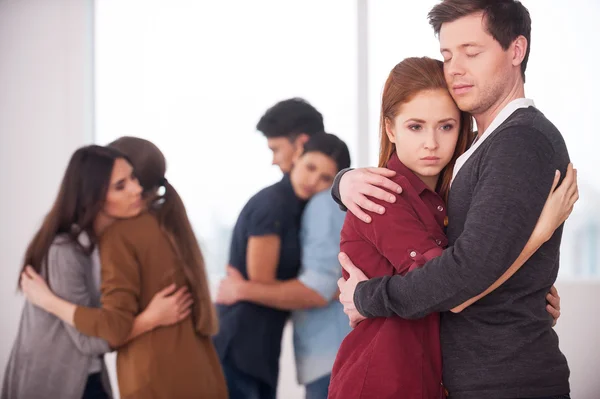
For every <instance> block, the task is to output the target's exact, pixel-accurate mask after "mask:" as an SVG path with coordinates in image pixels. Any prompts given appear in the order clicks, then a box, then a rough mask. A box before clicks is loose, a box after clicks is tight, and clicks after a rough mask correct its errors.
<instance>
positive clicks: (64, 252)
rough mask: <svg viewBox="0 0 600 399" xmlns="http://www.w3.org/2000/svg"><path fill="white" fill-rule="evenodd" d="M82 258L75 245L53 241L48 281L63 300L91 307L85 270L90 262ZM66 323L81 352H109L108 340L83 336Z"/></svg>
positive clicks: (49, 252) (87, 353)
mask: <svg viewBox="0 0 600 399" xmlns="http://www.w3.org/2000/svg"><path fill="white" fill-rule="evenodd" d="M80 257H81V255H79V256H78V254H77V253H75V250H74V248H73V247H72V245H67V244H63V245H61V244H52V246H51V247H50V250H49V251H48V281H49V283H50V287H52V290H53V291H54V293H55V294H56V295H58V296H59V297H61V298H62V299H64V300H66V301H68V302H71V303H73V304H75V305H81V306H90V305H91V304H92V297H91V295H90V291H89V288H88V285H87V280H88V279H87V275H86V270H85V268H86V267H89V265H88V264H82V262H81V259H80ZM63 326H64V328H65V330H66V331H67V334H68V335H69V338H71V340H72V341H73V343H74V344H75V347H77V349H78V350H79V352H81V353H82V354H84V355H90V356H93V355H102V354H104V353H107V352H110V350H111V349H110V347H109V346H108V343H107V342H106V341H105V340H103V339H101V338H97V337H90V336H87V335H84V334H82V333H80V332H79V331H77V329H76V328H74V327H72V326H70V325H69V324H67V323H63Z"/></svg>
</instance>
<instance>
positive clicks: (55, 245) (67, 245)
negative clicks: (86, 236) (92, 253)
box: [48, 233, 89, 258]
mask: <svg viewBox="0 0 600 399" xmlns="http://www.w3.org/2000/svg"><path fill="white" fill-rule="evenodd" d="M88 245H89V240H88V241H85V240H81V243H80V244H78V243H77V242H75V241H74V240H73V238H72V237H71V236H70V235H69V234H67V233H61V234H57V235H56V236H55V237H54V240H52V244H50V247H49V248H48V254H49V255H50V258H52V257H53V255H62V256H69V257H79V256H86V255H85V253H84V252H83V248H84V246H86V247H87V246H88Z"/></svg>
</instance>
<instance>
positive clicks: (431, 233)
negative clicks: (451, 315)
mask: <svg viewBox="0 0 600 399" xmlns="http://www.w3.org/2000/svg"><path fill="white" fill-rule="evenodd" d="M387 167H388V168H389V169H392V170H394V171H396V176H395V177H394V178H392V180H394V181H395V182H396V183H398V184H399V185H400V186H401V187H402V189H403V192H402V194H401V195H399V196H397V199H396V202H395V203H394V204H388V203H385V204H384V203H383V202H381V201H378V200H375V202H378V203H379V204H380V205H383V206H385V208H386V213H385V214H384V215H379V214H374V215H372V221H371V223H368V224H367V223H364V222H362V221H361V220H359V219H358V218H356V216H354V215H352V214H351V213H348V214H347V215H346V220H345V223H344V227H343V229H342V234H341V244H340V247H341V250H342V251H343V252H345V253H347V254H348V256H349V257H350V259H351V260H352V262H353V263H354V264H356V265H358V266H359V267H360V268H361V269H362V270H363V272H364V273H365V274H366V275H367V276H368V277H369V278H371V277H380V276H391V275H394V274H405V273H407V272H408V271H409V270H412V269H414V268H416V267H420V266H422V265H423V264H424V263H425V262H426V261H428V260H429V259H431V258H434V257H436V256H439V255H441V253H442V250H443V248H444V247H445V246H447V244H448V241H447V239H446V236H445V234H444V218H445V217H446V205H445V204H444V201H443V200H442V198H441V197H440V196H439V195H438V194H437V193H435V192H434V191H432V190H430V189H429V188H427V186H426V185H425V183H423V181H422V180H421V179H419V178H418V177H417V176H416V175H415V174H414V173H413V172H412V171H411V170H410V169H408V168H407V167H406V166H404V165H403V164H402V163H401V162H400V160H399V159H398V157H397V155H396V154H394V155H393V156H392V158H391V159H390V161H389V162H388V164H387ZM343 273H344V278H348V274H347V273H346V272H345V271H344V272H343ZM431 295H436V293H435V292H432V293H431ZM441 383H442V359H441V349H440V338H439V314H437V313H434V314H431V315H429V316H427V317H425V318H423V319H418V320H405V319H401V318H400V317H397V316H394V317H390V318H373V319H367V320H365V321H363V322H361V323H360V324H359V325H358V326H357V327H356V328H355V329H354V330H353V331H352V332H350V334H349V335H348V336H347V337H346V339H344V341H343V343H342V345H341V347H340V349H339V352H338V355H337V358H336V361H335V364H334V366H333V371H332V377H331V383H330V388H329V396H328V397H329V398H330V399H348V398H382V399H383V398H402V399H417V398H418V399H437V398H441V397H443V387H442V384H441Z"/></svg>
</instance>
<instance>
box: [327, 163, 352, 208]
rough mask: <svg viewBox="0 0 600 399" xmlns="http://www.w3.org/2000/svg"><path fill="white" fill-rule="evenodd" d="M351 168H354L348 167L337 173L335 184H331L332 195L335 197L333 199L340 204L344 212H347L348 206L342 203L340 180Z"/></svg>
mask: <svg viewBox="0 0 600 399" xmlns="http://www.w3.org/2000/svg"><path fill="white" fill-rule="evenodd" d="M351 170H353V169H352V168H346V169H342V170H340V171H339V172H338V174H337V175H335V179H333V185H332V186H331V196H332V197H333V200H334V201H335V202H336V203H337V204H338V205H339V206H340V209H341V210H342V211H344V212H346V211H347V210H348V208H346V207H345V206H344V204H343V203H342V198H341V196H340V181H341V180H342V176H344V173H346V172H349V171H351Z"/></svg>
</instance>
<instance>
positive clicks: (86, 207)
mask: <svg viewBox="0 0 600 399" xmlns="http://www.w3.org/2000/svg"><path fill="white" fill-rule="evenodd" d="M119 158H124V156H123V155H122V154H121V153H119V152H118V151H117V150H115V149H111V148H105V147H101V146H97V145H90V146H86V147H82V148H80V149H78V150H77V151H75V153H73V155H72V156H71V160H70V161H69V164H68V166H67V170H66V171H65V175H64V177H63V179H62V183H61V184H60V188H59V191H58V195H57V197H56V199H55V200H54V205H52V209H51V210H50V212H49V213H48V214H47V215H46V217H45V219H44V221H43V223H42V226H41V227H40V228H39V230H38V231H37V233H35V236H34V237H33V240H31V242H30V243H29V246H28V247H27V251H26V252H25V259H24V260H23V269H22V271H23V270H24V268H25V266H26V265H30V266H32V267H33V268H34V269H35V270H36V271H37V272H38V273H42V271H43V270H44V269H45V267H46V266H47V260H46V258H47V255H48V250H49V249H50V246H51V245H52V242H53V241H54V238H55V237H56V236H57V235H59V234H65V235H67V236H68V238H69V241H70V242H72V243H74V244H75V245H77V246H78V247H79V249H80V250H81V251H82V252H83V253H84V254H86V255H90V254H91V253H92V251H93V250H94V247H95V245H96V242H97V237H96V234H95V233H94V221H95V220H96V217H97V216H98V213H99V212H100V211H101V210H102V207H103V206H104V201H105V200H106V194H107V192H108V187H109V185H110V178H111V175H112V170H113V166H114V164H115V161H116V160H117V159H119ZM82 232H85V233H87V235H88V237H89V244H87V245H83V244H82V243H80V242H79V240H78V237H79V234H80V233H82Z"/></svg>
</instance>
